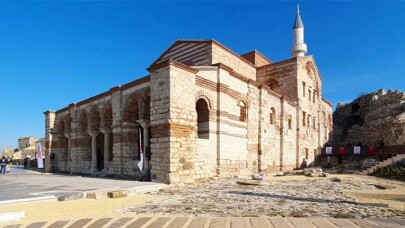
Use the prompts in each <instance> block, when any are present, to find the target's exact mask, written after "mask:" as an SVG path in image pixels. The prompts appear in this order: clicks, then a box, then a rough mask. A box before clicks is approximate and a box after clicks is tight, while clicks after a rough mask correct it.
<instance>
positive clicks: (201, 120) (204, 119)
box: [196, 98, 210, 139]
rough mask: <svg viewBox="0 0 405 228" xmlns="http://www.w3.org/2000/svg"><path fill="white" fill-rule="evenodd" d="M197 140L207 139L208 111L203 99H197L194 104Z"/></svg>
mask: <svg viewBox="0 0 405 228" xmlns="http://www.w3.org/2000/svg"><path fill="white" fill-rule="evenodd" d="M196 111H197V128H198V138H204V139H208V138H209V118H210V110H209V107H208V103H207V101H206V100H205V99H202V98H201V99H198V101H197V103H196Z"/></svg>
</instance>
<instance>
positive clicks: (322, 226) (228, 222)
mask: <svg viewBox="0 0 405 228" xmlns="http://www.w3.org/2000/svg"><path fill="white" fill-rule="evenodd" d="M404 225H405V219H399V218H397V219H392V218H389V219H387V218H373V219H336V218H288V217H169V216H152V217H149V216H139V217H138V216H135V217H132V218H131V217H125V218H97V219H96V218H93V219H89V218H88V219H77V220H70V221H69V220H63V221H52V222H33V223H31V224H24V226H23V224H15V223H14V224H10V225H6V226H4V227H7V228H14V227H30V228H34V227H38V228H39V227H41V228H42V227H61V228H62V227H63V228H67V227H70V228H75V227H78V228H79V227H80V228H81V227H87V228H90V227H114V228H120V227H134V228H140V227H142V228H160V227H165V228H193V227H194V228H200V227H207V228H208V227H209V228H211V227H212V228H226V227H227V228H229V227H231V228H237V227H241V228H245V227H246V228H252V227H253V228H256V227H257V228H270V227H271V228H283V227H285V228H295V227H299V228H306V227H308V228H311V227H318V228H333V227H340V228H359V227H361V228H368V227H404V228H405V226H404Z"/></svg>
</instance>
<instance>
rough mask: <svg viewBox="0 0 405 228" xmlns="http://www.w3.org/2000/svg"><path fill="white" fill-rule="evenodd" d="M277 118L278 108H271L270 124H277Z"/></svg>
mask: <svg viewBox="0 0 405 228" xmlns="http://www.w3.org/2000/svg"><path fill="white" fill-rule="evenodd" d="M275 120H276V110H274V108H271V112H270V124H275Z"/></svg>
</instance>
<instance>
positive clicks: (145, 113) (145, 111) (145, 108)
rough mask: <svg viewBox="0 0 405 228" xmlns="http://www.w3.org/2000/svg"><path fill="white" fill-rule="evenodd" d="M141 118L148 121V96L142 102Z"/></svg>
mask: <svg viewBox="0 0 405 228" xmlns="http://www.w3.org/2000/svg"><path fill="white" fill-rule="evenodd" d="M143 118H144V119H145V120H150V95H147V96H146V97H145V99H144V100H143Z"/></svg>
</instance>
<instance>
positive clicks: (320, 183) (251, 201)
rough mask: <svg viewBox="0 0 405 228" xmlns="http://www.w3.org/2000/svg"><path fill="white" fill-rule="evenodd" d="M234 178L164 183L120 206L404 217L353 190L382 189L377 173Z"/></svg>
mask: <svg viewBox="0 0 405 228" xmlns="http://www.w3.org/2000/svg"><path fill="white" fill-rule="evenodd" d="M336 177H337V178H339V179H336ZM339 180H340V181H339ZM237 181H238V179H220V180H211V181H210V182H209V183H205V184H202V185H199V186H194V187H187V188H175V187H172V188H168V189H165V190H162V191H160V192H159V193H155V194H156V196H159V197H156V198H155V200H154V201H153V202H151V203H148V204H146V205H138V206H135V207H130V208H128V209H125V210H122V211H120V212H121V213H123V214H131V213H136V214H138V213H142V214H171V215H173V214H174V215H187V216H189V215H193V216H220V217H224V216H235V217H238V216H242V217H246V216H284V217H287V216H292V217H310V216H316V217H337V218H373V217H398V218H404V217H405V211H404V210H403V209H404V208H403V207H391V205H390V204H387V203H386V202H384V203H382V202H380V201H379V200H378V199H377V200H374V201H373V200H369V201H367V200H365V199H364V198H367V197H363V199H361V197H359V195H356V194H359V193H370V192H372V193H376V194H377V195H380V194H385V193H384V192H387V191H388V190H389V189H385V190H383V189H380V187H381V186H380V185H379V186H376V185H375V184H376V183H379V184H380V182H381V179H377V178H370V177H363V176H358V175H351V176H348V175H347V176H342V175H341V176H331V177H330V178H311V177H304V176H291V177H277V178H270V179H269V180H267V181H264V182H261V184H262V185H240V184H237ZM384 183H385V182H384ZM387 183H389V184H390V185H389V186H391V187H390V188H393V189H396V190H395V191H397V192H402V194H405V191H404V190H405V185H404V184H402V185H401V184H395V182H390V181H388V182H387ZM387 183H385V185H387ZM387 186H388V185H387ZM348 193H351V194H352V195H350V194H348ZM403 197H405V195H403ZM393 202H398V200H393ZM369 203H374V204H371V205H370V204H369ZM376 203H377V204H376ZM388 206H390V207H388Z"/></svg>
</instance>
